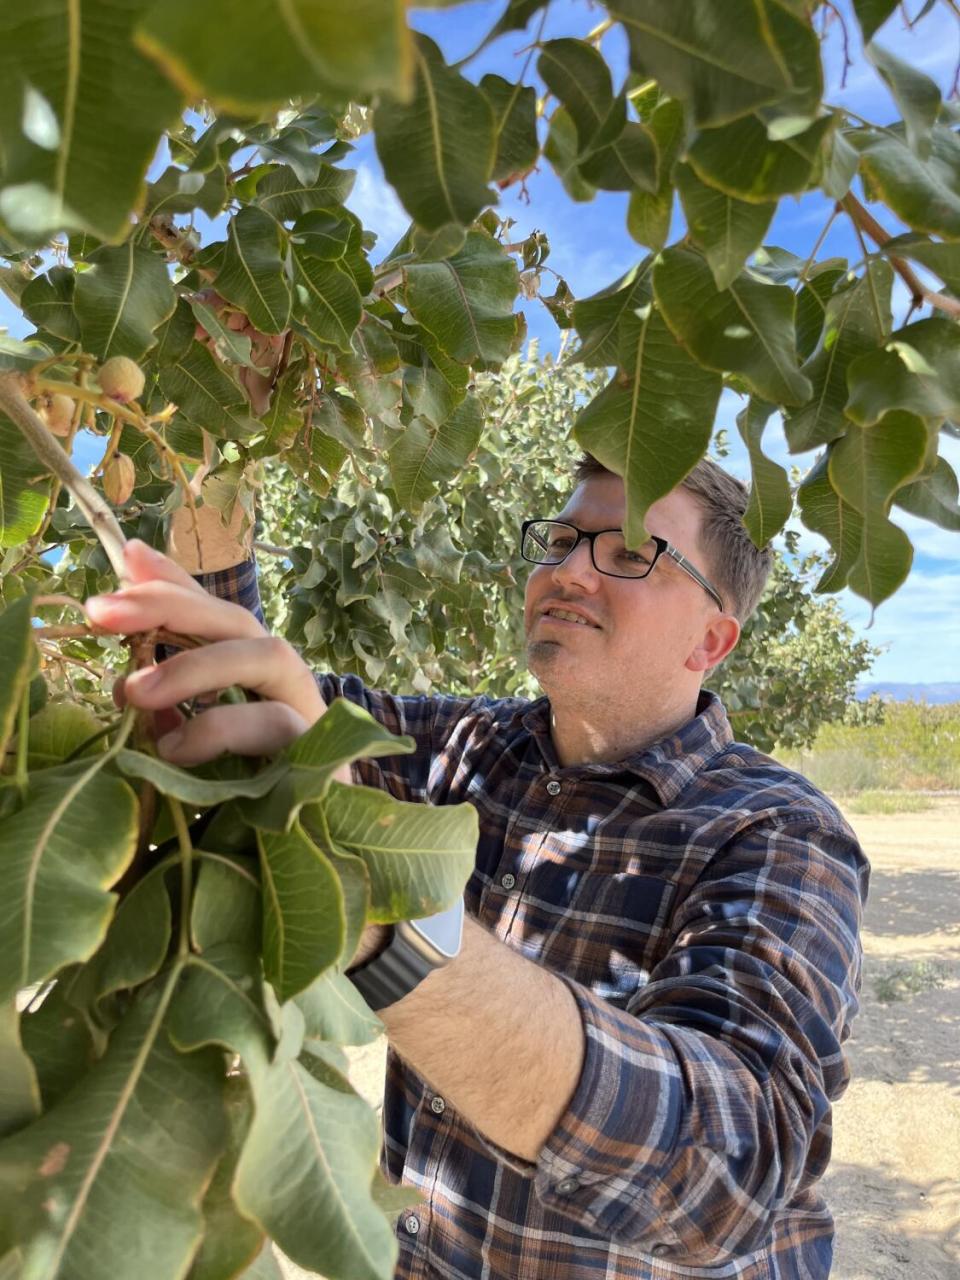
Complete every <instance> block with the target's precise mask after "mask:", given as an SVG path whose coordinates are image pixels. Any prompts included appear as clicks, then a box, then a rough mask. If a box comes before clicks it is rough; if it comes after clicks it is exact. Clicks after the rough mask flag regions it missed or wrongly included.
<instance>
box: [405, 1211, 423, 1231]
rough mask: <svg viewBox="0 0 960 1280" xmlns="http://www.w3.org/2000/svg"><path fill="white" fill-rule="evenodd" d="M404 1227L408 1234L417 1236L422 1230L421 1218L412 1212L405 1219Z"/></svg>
mask: <svg viewBox="0 0 960 1280" xmlns="http://www.w3.org/2000/svg"><path fill="white" fill-rule="evenodd" d="M403 1228H404V1230H405V1231H406V1233H407V1235H411V1236H415V1235H416V1234H417V1232H418V1231H419V1230H420V1219H419V1218H415V1217H414V1216H413V1214H412V1213H411V1215H410V1217H409V1218H405V1219H404V1222H403Z"/></svg>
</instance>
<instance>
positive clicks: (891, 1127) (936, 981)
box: [284, 799, 960, 1280]
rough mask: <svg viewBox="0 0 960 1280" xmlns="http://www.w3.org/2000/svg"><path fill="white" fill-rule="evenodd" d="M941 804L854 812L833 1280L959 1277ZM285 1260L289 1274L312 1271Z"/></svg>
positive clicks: (959, 1116) (367, 1091) (955, 881)
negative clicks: (857, 899)
mask: <svg viewBox="0 0 960 1280" xmlns="http://www.w3.org/2000/svg"><path fill="white" fill-rule="evenodd" d="M932 803H933V807H932V808H931V809H930V810H929V811H928V812H925V813H918V814H917V813H908V814H893V815H890V816H876V817H874V816H860V815H857V814H851V815H848V816H849V818H850V822H851V823H852V825H853V826H854V828H855V830H856V831H857V834H858V835H859V837H860V840H861V842H862V844H863V847H864V849H865V850H866V852H867V855H868V857H869V858H870V861H871V865H872V874H871V884H870V896H869V900H868V903H867V911H866V917H865V928H864V933H863V948H864V979H863V991H862V997H861V998H862V1007H861V1011H860V1015H859V1017H858V1018H857V1020H856V1022H855V1024H854V1032H853V1035H852V1036H851V1038H850V1041H849V1042H848V1046H847V1048H848V1050H849V1053H850V1057H851V1061H852V1066H853V1080H852V1082H851V1084H850V1087H849V1088H848V1090H847V1092H846V1094H845V1095H844V1097H843V1098H842V1099H841V1100H840V1101H839V1102H838V1103H837V1105H836V1108H835V1112H834V1117H835V1119H834V1151H833V1161H832V1163H831V1166H830V1169H829V1171H828V1173H827V1176H826V1178H825V1179H824V1187H825V1192H826V1195H827V1198H828V1200H829V1203H830V1205H831V1207H832V1209H833V1211H834V1214H835V1216H836V1219H837V1254H836V1260H835V1263H834V1267H833V1272H832V1274H831V1280H960V800H957V799H950V800H938V801H935V802H932ZM924 965H926V966H928V967H927V968H924V967H921V966H924ZM885 992H886V993H887V994H892V995H894V996H895V997H896V998H895V999H892V1000H882V999H880V998H879V996H880V995H881V994H884V993H885ZM384 1055H385V1046H384V1045H383V1044H382V1043H380V1044H376V1045H370V1046H369V1047H368V1048H365V1049H361V1050H357V1051H355V1053H354V1058H353V1067H352V1072H351V1074H352V1077H353V1080H354V1084H355V1085H356V1087H357V1088H358V1089H359V1090H360V1091H361V1092H362V1093H363V1094H364V1095H365V1096H366V1097H367V1098H368V1099H369V1100H370V1101H371V1102H376V1100H377V1098H378V1097H379V1096H380V1092H381V1087H382V1080H383V1063H384ZM284 1264H285V1270H286V1274H287V1275H288V1276H289V1277H290V1280H294V1278H295V1277H296V1278H299V1277H303V1276H305V1275H306V1273H305V1272H302V1271H300V1270H299V1269H297V1268H294V1267H292V1266H291V1265H290V1264H289V1263H286V1262H285V1260H284Z"/></svg>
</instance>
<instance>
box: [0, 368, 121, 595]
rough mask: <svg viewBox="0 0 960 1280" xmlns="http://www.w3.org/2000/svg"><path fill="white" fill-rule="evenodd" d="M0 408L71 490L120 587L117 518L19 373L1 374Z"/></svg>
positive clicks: (41, 460) (37, 453) (119, 549)
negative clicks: (59, 438)
mask: <svg viewBox="0 0 960 1280" xmlns="http://www.w3.org/2000/svg"><path fill="white" fill-rule="evenodd" d="M71 389H72V388H71ZM0 409H2V410H3V412H4V413H5V414H6V415H7V417H8V418H10V420H11V421H12V422H14V423H15V424H16V425H17V426H18V427H19V428H20V430H21V431H22V432H23V435H24V436H25V437H26V440H27V443H28V444H29V445H30V448H31V449H32V450H33V452H34V453H35V454H36V456H37V458H38V459H39V461H40V462H41V463H42V464H43V465H44V467H46V469H47V470H48V471H50V472H52V473H53V475H55V476H56V477H57V479H58V480H59V481H60V483H61V484H62V485H64V486H65V487H66V488H67V489H68V490H69V491H70V493H71V495H72V496H73V500H74V502H75V503H76V504H77V506H78V507H79V508H80V510H81V511H82V512H83V514H84V516H85V517H86V518H87V520H88V521H89V523H90V527H91V529H92V530H93V531H94V533H95V534H96V535H97V537H98V538H99V539H100V544H101V546H102V547H103V549H104V551H105V552H106V553H107V557H108V559H109V561H110V563H111V565H112V566H113V570H114V573H116V575H117V579H118V581H119V582H120V585H121V586H123V585H124V584H125V583H126V581H127V572H126V568H125V567H124V562H123V548H124V544H125V543H126V538H125V537H124V536H123V531H122V530H121V528H120V525H119V523H118V521H117V518H116V516H115V515H114V514H113V512H112V511H111V510H110V508H109V506H108V505H107V503H106V502H104V500H103V498H101V497H100V495H99V493H97V491H96V489H94V487H93V485H92V484H90V482H89V481H88V480H87V479H86V478H85V477H84V476H82V475H81V474H80V472H79V471H78V470H77V468H76V467H75V466H74V465H73V463H72V461H71V460H70V458H69V456H68V455H67V454H66V453H65V452H64V450H63V449H62V448H61V447H60V445H59V444H58V443H57V441H56V440H55V439H54V438H53V436H52V435H51V434H50V432H49V431H48V430H47V428H46V427H45V426H44V424H43V421H42V419H41V418H40V417H39V416H38V415H37V414H36V413H35V412H34V410H33V409H32V408H31V406H30V404H29V403H28V402H27V400H26V398H25V397H24V394H23V388H22V385H21V380H20V375H19V374H16V373H6V374H3V375H0Z"/></svg>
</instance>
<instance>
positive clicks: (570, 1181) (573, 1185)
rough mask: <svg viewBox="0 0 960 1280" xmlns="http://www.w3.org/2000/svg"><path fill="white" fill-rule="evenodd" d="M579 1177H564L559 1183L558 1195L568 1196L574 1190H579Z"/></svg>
mask: <svg viewBox="0 0 960 1280" xmlns="http://www.w3.org/2000/svg"><path fill="white" fill-rule="evenodd" d="M579 1187H580V1180H579V1178H564V1180H563V1181H562V1182H558V1183H557V1195H561V1196H568V1195H570V1194H571V1193H572V1192H574V1191H577V1190H579Z"/></svg>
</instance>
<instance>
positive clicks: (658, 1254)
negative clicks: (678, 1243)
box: [650, 1244, 670, 1258]
mask: <svg viewBox="0 0 960 1280" xmlns="http://www.w3.org/2000/svg"><path fill="white" fill-rule="evenodd" d="M650 1252H651V1253H652V1254H653V1256H654V1257H655V1258H665V1257H666V1256H667V1255H668V1254H669V1252H670V1246H669V1245H668V1244H655V1245H654V1246H653V1248H652V1249H651V1250H650Z"/></svg>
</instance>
